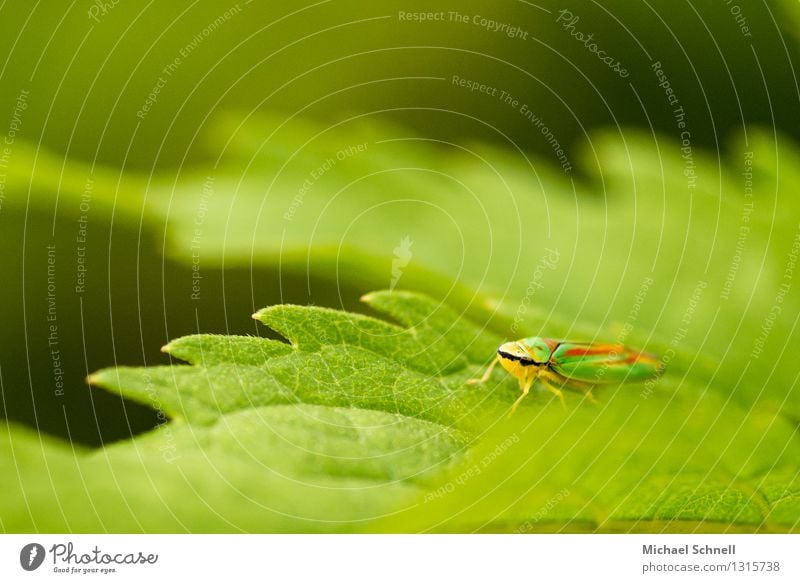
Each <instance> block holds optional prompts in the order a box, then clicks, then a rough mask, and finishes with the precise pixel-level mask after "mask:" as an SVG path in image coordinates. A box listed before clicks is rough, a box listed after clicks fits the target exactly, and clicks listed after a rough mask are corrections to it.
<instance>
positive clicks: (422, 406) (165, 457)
mask: <svg viewBox="0 0 800 583" xmlns="http://www.w3.org/2000/svg"><path fill="white" fill-rule="evenodd" d="M365 301H367V302H368V303H369V305H370V306H371V307H373V308H374V309H376V310H378V311H380V312H383V313H384V314H386V315H389V316H391V317H392V318H394V319H395V320H397V321H398V322H399V323H400V324H401V325H396V324H391V323H388V322H386V321H384V320H379V319H375V318H371V317H366V316H362V315H357V314H350V313H347V312H341V311H335V310H329V309H324V308H318V307H305V306H291V305H281V306H273V307H271V308H266V309H264V310H261V311H260V312H258V313H257V314H255V316H254V317H256V318H257V319H259V320H260V321H261V322H264V323H266V324H267V325H268V326H270V327H271V328H272V329H273V330H275V331H278V332H280V333H281V334H282V335H284V336H285V338H286V339H288V340H289V342H290V343H289V344H285V343H283V342H280V341H276V340H268V339H263V338H258V337H231V336H213V335H199V336H190V337H185V338H181V339H178V340H176V341H174V342H172V343H170V344H169V345H167V346H166V347H165V351H167V352H168V353H169V354H170V355H172V356H174V357H178V358H180V359H183V360H186V361H188V362H189V363H190V364H189V365H173V366H164V367H149V368H112V369H106V370H103V371H100V372H98V373H95V374H94V375H92V377H91V379H90V380H91V381H92V383H93V384H96V385H99V386H102V387H104V388H106V389H109V390H112V391H115V392H119V393H120V394H122V395H124V396H126V397H129V398H131V399H134V400H137V401H140V402H142V403H146V404H148V405H150V406H151V407H154V408H156V409H158V410H160V411H162V414H163V417H162V418H163V419H164V421H165V422H164V423H162V425H160V426H159V428H157V429H155V430H153V431H152V432H150V433H147V434H144V435H141V436H138V437H136V438H134V439H131V440H128V441H124V442H119V443H115V444H111V445H108V446H106V447H105V448H103V449H101V450H98V451H91V450H74V449H71V448H70V447H69V446H67V445H63V444H60V443H56V442H51V441H49V440H43V439H42V438H41V437H39V436H37V435H34V434H31V433H29V432H28V431H27V430H23V429H21V428H19V427H13V426H9V428H8V431H4V432H2V435H3V442H2V446H1V447H2V449H3V451H2V456H0V460H3V467H2V468H1V469H2V474H1V475H2V476H3V489H4V492H6V493H7V495H6V496H5V497H4V501H3V502H2V503H0V515H2V516H3V527H4V529H5V530H7V531H23V530H42V531H62V530H69V531H92V530H103V529H107V530H110V531H140V530H142V531H148V532H162V531H184V530H188V531H192V532H197V531H203V532H208V531H225V532H228V531H232V532H237V531H288V532H294V531H301V532H305V531H334V532H340V531H364V530H368V531H376V530H377V531H429V530H434V531H474V530H491V531H537V530H558V531H584V530H596V529H599V530H604V531H615V530H643V531H651V530H659V531H661V530H667V531H681V530H687V529H689V530H710V531H731V530H742V529H750V530H752V529H763V530H769V531H784V530H792V529H794V528H796V526H797V517H798V515H799V514H798V513H800V507H798V500H800V497H798V496H797V493H798V489H799V488H800V481H799V480H798V476H797V471H796V461H795V460H796V459H797V457H798V455H800V443H799V442H798V439H797V436H796V430H795V428H794V426H793V425H792V424H791V423H789V422H788V421H787V420H786V419H784V418H782V417H780V416H776V415H774V414H773V413H771V412H769V411H767V410H763V409H753V410H745V409H743V408H742V407H740V406H739V405H738V404H737V403H736V402H735V401H733V400H731V399H728V398H727V397H725V396H723V394H722V393H721V392H720V391H715V390H714V386H713V385H711V386H706V385H705V384H704V383H699V382H695V381H694V380H693V379H692V378H691V375H688V376H687V375H683V374H682V373H677V374H673V373H671V372H670V371H669V369H668V370H667V373H666V375H665V376H664V377H663V378H662V381H661V383H660V384H659V386H658V387H657V388H655V389H654V390H652V392H648V390H646V389H645V388H644V387H643V386H641V385H623V386H620V387H608V388H606V389H604V390H601V391H599V393H598V397H599V398H600V404H599V405H593V404H591V403H589V402H587V401H585V400H584V399H583V397H582V395H576V394H574V393H570V394H569V395H568V400H567V404H568V406H567V408H566V409H563V408H562V407H561V406H560V405H559V404H558V401H557V400H554V399H552V398H551V396H550V395H549V394H548V393H546V392H544V391H542V392H536V393H534V394H533V395H531V396H530V397H529V398H528V399H527V400H526V401H525V402H524V403H523V405H522V406H521V407H520V409H519V411H518V414H517V415H516V416H515V417H514V418H512V419H511V420H508V419H507V418H506V417H505V413H506V412H507V410H508V407H509V405H510V404H511V403H512V402H513V399H514V397H515V396H516V392H517V388H516V382H515V381H514V379H512V378H510V377H509V376H508V375H506V374H505V373H503V372H502V371H497V372H496V373H495V375H494V376H493V377H492V379H491V380H490V382H489V383H487V384H486V385H484V386H474V385H467V384H466V383H465V381H466V380H467V379H469V378H472V377H474V376H476V375H478V374H479V373H480V371H481V370H482V367H483V366H484V365H485V364H486V361H487V360H488V359H489V358H490V357H491V355H492V352H493V350H494V348H495V347H496V345H497V343H498V342H499V341H500V338H499V337H497V336H494V335H493V334H490V333H487V332H486V331H485V330H481V328H480V327H478V326H476V325H474V324H471V323H469V322H468V321H466V320H465V319H463V318H462V317H460V315H459V314H458V313H457V312H454V311H452V310H451V309H450V308H448V307H446V306H444V305H441V304H440V303H438V302H435V301H434V300H432V299H430V298H427V297H424V296H421V295H418V294H413V293H408V292H400V291H395V292H378V293H374V294H370V295H369V296H367V297H366V298H365ZM167 417H168V418H169V419H170V420H169V421H167ZM42 468H47V475H48V477H49V479H48V480H43V479H42V474H41V469H42Z"/></svg>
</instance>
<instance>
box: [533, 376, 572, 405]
mask: <svg viewBox="0 0 800 583" xmlns="http://www.w3.org/2000/svg"><path fill="white" fill-rule="evenodd" d="M539 379H540V380H541V381H542V384H543V385H544V386H545V387H547V390H548V391H550V392H551V393H553V394H554V395H555V396H556V397H558V398H559V399H560V400H561V406H562V407H564V408H565V409H566V408H567V404H566V403H565V402H564V393H562V392H561V389H560V388H559V386H561V384H562V383H563V381H562V379H561V378H560V377H559V376H558V375H555V374H553V373H551V372H548V371H547V369H542V370H540V371H539Z"/></svg>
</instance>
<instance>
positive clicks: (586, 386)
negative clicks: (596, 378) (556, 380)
mask: <svg viewBox="0 0 800 583" xmlns="http://www.w3.org/2000/svg"><path fill="white" fill-rule="evenodd" d="M563 386H564V387H567V388H569V389H574V390H576V391H581V392H582V393H583V394H584V395H586V398H587V399H588V400H589V402H590V403H594V404H595V405H596V404H597V399H595V398H594V395H593V394H592V387H593V386H594V385H592V384H591V383H587V382H584V381H576V380H575V379H566V380H564V381H563Z"/></svg>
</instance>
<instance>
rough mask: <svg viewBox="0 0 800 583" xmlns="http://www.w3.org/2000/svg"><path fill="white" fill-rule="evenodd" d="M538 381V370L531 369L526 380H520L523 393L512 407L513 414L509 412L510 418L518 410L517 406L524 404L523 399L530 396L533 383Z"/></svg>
mask: <svg viewBox="0 0 800 583" xmlns="http://www.w3.org/2000/svg"><path fill="white" fill-rule="evenodd" d="M534 380H536V370H534V369H531V370H530V371H528V372H527V373H526V375H525V379H524V380H523V379H519V388H520V390H521V391H522V394H521V395H520V396H519V398H518V399H517V400H516V401H514V404H513V405H512V406H511V412H509V414H508V416H509V417H511V416H512V415H513V414H514V411H516V410H517V405H519V404H520V403H521V402H522V399H524V398H525V397H527V396H528V393H529V392H530V390H531V386H532V385H533V381H534Z"/></svg>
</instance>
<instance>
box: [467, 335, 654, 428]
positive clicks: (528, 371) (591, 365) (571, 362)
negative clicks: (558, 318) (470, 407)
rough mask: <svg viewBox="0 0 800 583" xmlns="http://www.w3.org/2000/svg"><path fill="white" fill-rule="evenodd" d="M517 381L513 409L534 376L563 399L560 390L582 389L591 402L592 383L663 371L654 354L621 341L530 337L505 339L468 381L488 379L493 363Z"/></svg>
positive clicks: (647, 376) (651, 375)
mask: <svg viewBox="0 0 800 583" xmlns="http://www.w3.org/2000/svg"><path fill="white" fill-rule="evenodd" d="M498 362H499V363H500V364H502V365H503V368H504V369H506V370H507V371H508V372H509V373H511V374H512V375H513V376H514V377H515V378H516V379H517V380H518V381H519V388H520V390H521V391H522V394H521V395H520V396H519V398H518V399H517V400H516V402H515V403H514V405H513V406H512V407H511V413H510V414H513V413H514V411H516V409H517V406H518V405H519V404H520V403H521V402H522V400H523V399H524V398H525V397H526V396H527V395H528V393H529V392H530V390H531V387H532V386H533V383H534V381H535V380H537V379H538V380H539V381H541V382H542V384H543V385H544V386H545V387H546V388H547V390H549V391H550V392H551V393H553V394H554V395H555V396H557V397H558V398H559V399H561V404H562V405H563V404H564V395H563V394H562V392H561V388H567V389H573V390H577V391H583V392H584V393H585V394H586V396H587V397H588V398H589V399H591V400H594V397H593V396H592V387H593V386H594V385H596V384H603V383H605V384H610V383H621V382H637V381H645V380H647V379H651V378H654V377H656V376H658V375H659V374H661V370H662V366H661V363H660V362H659V360H658V358H656V357H655V356H654V355H652V354H647V353H645V352H637V351H635V350H631V349H629V348H626V347H624V346H622V345H621V344H605V343H599V342H571V341H568V340H553V339H551V338H541V337H539V336H531V337H529V338H523V339H522V340H517V341H515V342H506V343H505V344H502V345H501V346H500V348H498V349H497V356H496V357H495V359H494V360H493V361H492V364H490V365H489V368H487V369H486V372H485V373H484V374H483V376H482V377H481V378H479V379H472V380H469V381H467V382H468V383H469V384H478V383H485V382H486V381H487V380H489V376H490V375H491V374H492V370H494V367H495V366H496V365H497V363H498Z"/></svg>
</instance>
